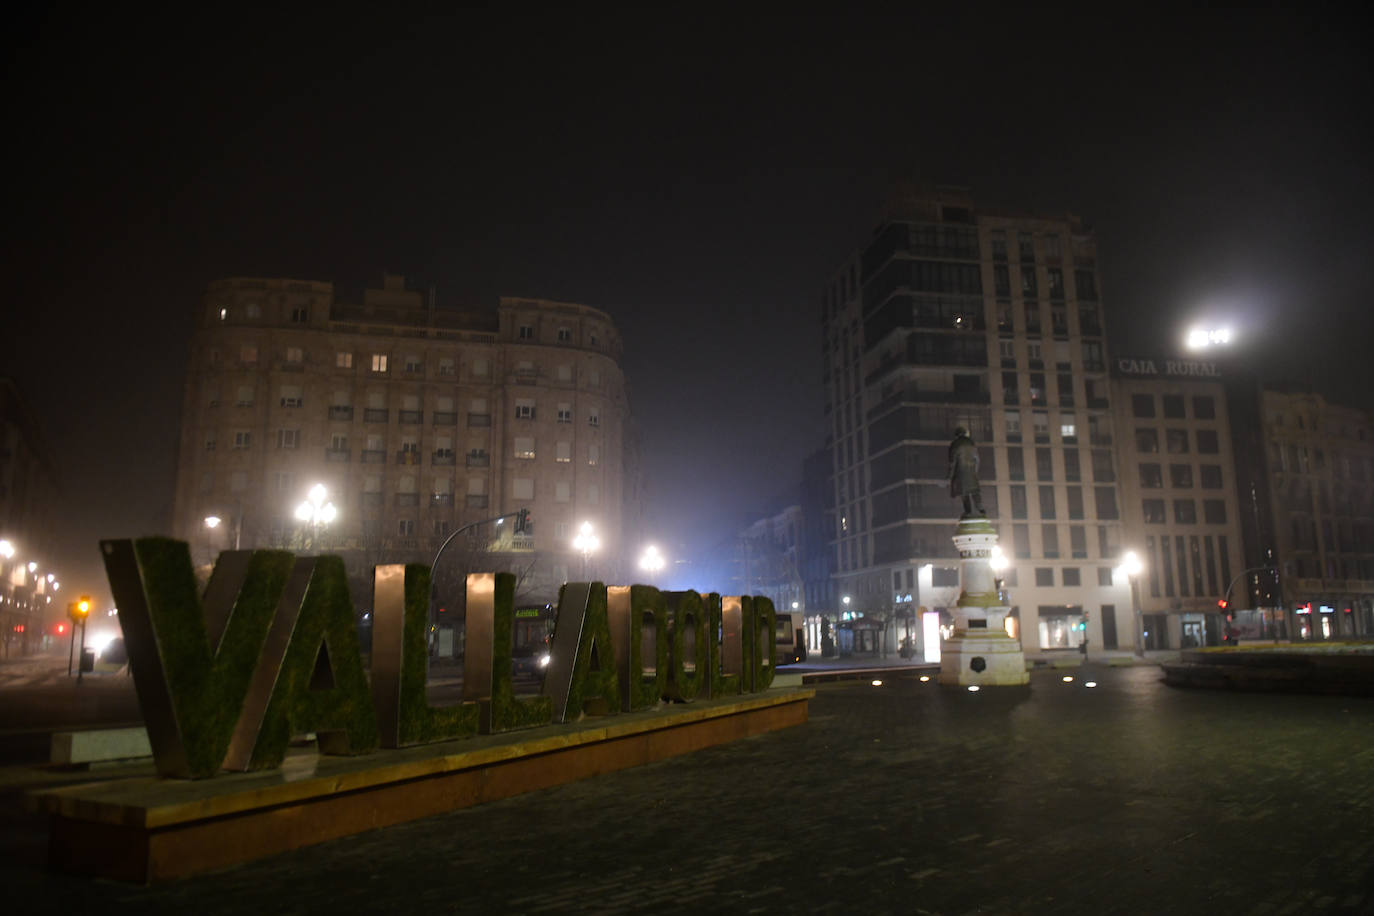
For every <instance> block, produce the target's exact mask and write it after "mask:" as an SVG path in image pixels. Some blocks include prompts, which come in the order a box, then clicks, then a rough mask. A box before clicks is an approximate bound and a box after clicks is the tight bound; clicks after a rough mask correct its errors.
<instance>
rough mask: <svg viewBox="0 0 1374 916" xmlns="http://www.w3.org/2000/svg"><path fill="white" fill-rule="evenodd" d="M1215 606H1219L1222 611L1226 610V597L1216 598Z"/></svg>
mask: <svg viewBox="0 0 1374 916" xmlns="http://www.w3.org/2000/svg"><path fill="white" fill-rule="evenodd" d="M1217 607H1219V608H1221V609H1222V610H1223V611H1224V610H1226V599H1225V598H1218V599H1217Z"/></svg>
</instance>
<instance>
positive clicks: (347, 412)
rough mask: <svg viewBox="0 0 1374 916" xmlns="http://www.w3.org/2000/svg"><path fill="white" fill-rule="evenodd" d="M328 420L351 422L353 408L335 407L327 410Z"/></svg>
mask: <svg viewBox="0 0 1374 916" xmlns="http://www.w3.org/2000/svg"><path fill="white" fill-rule="evenodd" d="M329 419H331V420H351V419H353V408H352V407H342V406H335V407H331V408H329Z"/></svg>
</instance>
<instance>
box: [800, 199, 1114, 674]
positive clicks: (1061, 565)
mask: <svg viewBox="0 0 1374 916" xmlns="http://www.w3.org/2000/svg"><path fill="white" fill-rule="evenodd" d="M1098 289H1099V283H1098V277H1097V260H1096V242H1095V239H1094V237H1093V235H1092V233H1091V232H1090V231H1089V230H1088V229H1087V228H1086V227H1085V226H1084V225H1083V224H1082V222H1081V221H1079V220H1078V219H1076V218H1074V217H1070V216H1063V217H1057V216H1036V215H1022V214H1016V213H1006V212H999V211H995V210H989V209H985V208H980V207H978V206H976V205H975V204H974V202H973V200H972V198H971V197H970V195H969V194H968V193H967V192H966V191H963V190H960V189H947V188H935V189H919V188H913V189H905V190H904V191H903V192H901V193H900V194H899V195H898V196H897V197H896V198H894V200H893V202H892V204H891V205H890V207H889V209H888V212H887V213H886V215H885V216H884V218H883V219H882V220H881V222H880V225H879V226H878V228H877V230H876V231H875V232H874V235H873V237H872V238H871V239H870V241H869V243H868V244H867V245H866V246H865V247H864V248H863V249H862V250H860V251H859V252H857V253H856V254H855V255H853V256H852V257H851V258H849V259H848V260H847V261H846V262H845V263H844V264H843V265H842V267H841V268H840V270H839V271H838V272H836V274H835V275H834V277H833V278H832V280H831V282H830V283H828V284H827V286H826V289H825V291H824V294H823V297H822V299H823V302H822V328H823V336H824V359H825V366H824V377H825V381H826V387H827V404H826V407H825V410H826V415H827V420H828V422H829V431H828V435H827V442H826V444H827V447H828V448H830V449H831V450H832V454H833V459H834V476H833V487H834V502H835V528H834V535H833V548H834V572H833V575H834V576H835V577H836V579H837V583H838V585H839V591H840V593H841V598H840V602H841V610H840V612H839V616H840V617H841V618H843V617H845V616H846V615H851V616H856V617H857V616H863V617H866V618H873V617H877V618H878V619H880V620H885V621H888V622H890V623H895V621H896V620H898V619H900V618H899V614H898V611H899V610H908V609H910V608H911V606H912V605H915V606H916V607H917V608H918V610H923V611H936V610H939V609H940V608H944V607H948V606H950V605H952V604H953V603H954V600H955V599H956V598H957V595H958V589H959V574H958V561H957V555H956V552H955V549H954V545H953V542H952V540H951V536H952V535H953V533H954V523H955V520H956V519H957V517H958V515H959V507H958V504H957V502H956V501H955V500H953V499H951V498H950V496H949V494H948V489H947V447H948V444H949V441H950V439H951V438H952V437H953V435H954V430H955V428H956V427H958V426H964V427H967V428H968V429H969V430H970V432H971V433H972V436H973V439H974V441H975V442H977V443H978V445H979V451H980V461H981V468H980V472H979V473H980V478H981V482H982V489H983V500H984V503H985V505H986V507H987V510H988V514H989V516H991V517H994V518H995V519H996V521H997V523H998V528H999V532H1000V539H1001V544H1002V547H1003V550H1004V552H1005V554H1006V556H1007V557H1008V558H1009V560H1010V566H1009V568H1008V569H1007V571H1006V574H1005V585H1006V588H1007V592H1008V595H1009V601H1010V603H1011V604H1012V605H1013V608H1014V610H1013V613H1012V616H1011V621H1012V622H1011V624H1010V626H1009V629H1011V630H1013V631H1014V635H1017V636H1019V638H1020V639H1021V641H1022V644H1023V646H1024V647H1025V648H1026V649H1027V650H1028V651H1030V650H1034V651H1037V652H1040V651H1053V650H1056V649H1066V650H1076V649H1077V648H1078V647H1079V645H1080V643H1081V642H1082V641H1083V639H1084V638H1085V636H1086V639H1087V641H1088V643H1089V644H1090V645H1096V646H1099V647H1100V646H1102V645H1104V641H1105V644H1106V645H1107V646H1108V647H1110V648H1116V647H1117V642H1118V641H1119V640H1123V639H1125V640H1126V641H1125V645H1126V646H1127V647H1129V646H1130V642H1129V640H1128V639H1127V637H1129V634H1130V633H1131V608H1130V604H1129V600H1130V589H1129V584H1128V582H1127V580H1126V578H1125V576H1124V575H1122V574H1121V573H1119V572H1116V571H1115V568H1116V567H1117V566H1118V565H1119V562H1120V554H1121V544H1122V533H1121V532H1122V519H1121V511H1120V505H1121V501H1120V499H1119V494H1118V484H1117V471H1116V461H1115V458H1114V455H1113V452H1112V447H1113V441H1112V429H1113V424H1112V414H1111V401H1110V390H1109V385H1108V375H1107V352H1106V342H1105V337H1104V326H1103V317H1102V305H1101V301H1100V297H1099V293H1098ZM846 599H848V600H847V601H846ZM1104 614H1105V615H1107V616H1108V617H1109V618H1110V621H1109V622H1108V623H1107V624H1106V625H1105V626H1104V623H1103V615H1104ZM1085 627H1086V629H1085ZM891 635H892V639H891V640H890V641H889V642H888V644H889V645H893V644H895V637H896V636H897V632H896V631H895V630H894V631H893V632H892V634H891Z"/></svg>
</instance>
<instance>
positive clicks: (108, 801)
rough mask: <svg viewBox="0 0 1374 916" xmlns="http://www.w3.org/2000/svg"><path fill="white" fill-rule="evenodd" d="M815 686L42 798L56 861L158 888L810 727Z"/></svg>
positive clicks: (122, 782)
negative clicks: (266, 769) (277, 767)
mask: <svg viewBox="0 0 1374 916" xmlns="http://www.w3.org/2000/svg"><path fill="white" fill-rule="evenodd" d="M814 695H815V691H813V690H806V689H802V690H796V689H791V690H777V689H774V690H770V691H767V692H765V693H761V694H754V695H750V696H743V697H738V698H732V699H726V700H708V701H704V702H698V703H691V704H680V705H672V706H665V707H660V708H658V709H655V710H651V711H648V712H640V713H629V714H622V715H618V716H609V717H605V718H597V719H590V720H585V721H583V722H580V723H575V724H569V725H556V726H548V727H545V728H538V729H531V730H529V731H522V732H515V733H511V734H507V735H492V736H483V737H478V738H472V739H468V740H466V741H456V742H449V743H445V744H433V745H426V746H423V747H415V748H405V749H402V750H397V751H383V752H378V753H376V754H371V755H368V756H366V757H347V758H345V757H320V756H318V755H316V754H314V753H313V752H312V753H309V754H302V755H299V756H292V757H288V758H287V762H286V765H285V766H283V767H282V769H280V770H273V771H271V772H267V773H248V774H235V775H225V776H221V777H218V778H215V779H208V780H199V781H194V782H192V781H181V780H164V779H157V778H156V777H152V776H149V777H138V778H132V779H119V780H111V781H107V782H96V783H87V784H83V785H79V786H70V787H66V788H62V789H57V790H51V791H45V792H38V793H34V794H32V795H30V796H29V799H28V801H29V804H30V807H31V808H33V809H36V810H40V811H44V812H47V813H48V814H49V815H50V817H51V826H52V833H51V839H50V843H49V861H50V863H51V864H52V865H53V866H55V867H58V868H61V869H65V870H69V871H75V872H80V873H84V874H91V875H99V876H102V877H107V878H114V879H117V880H123V881H134V882H139V883H152V882H155V881H165V880H169V879H174V878H181V877H185V876H187V875H193V874H196V873H198V872H203V871H207V870H210V869H215V868H223V867H225V866H228V865H234V864H237V863H240V862H246V861H249V860H251V859H257V858H262V857H265V856H270V855H274V854H276V853H281V852H286V851H288V850H291V849H297V848H300V847H302V846H308V845H311V844H314V843H321V842H324V841H325V840H331V839H335V838H338V837H343V836H349V835H351V834H355V833H361V832H363V831H365V830H373V829H375V828H378V827H386V826H389V825H391V824H399V823H402V822H404V821H409V820H415V819H417V818H422V817H428V816H430V815H433V814H441V813H443V812H445V811H453V810H456V809H459V808H465V807H467V806H469V805H476V804H480V803H482V802H486V801H493V800H495V799H499V798H507V797H509V796H512V795H519V794H521V793H523V792H530V791H533V790H535V789H543V788H547V787H549V786H556V785H560V784H562V783H567V782H573V781H575V780H578V779H585V778H587V777H589V776H597V775H599V774H602V773H609V772H611V771H614V770H619V769H624V768H626V767H632V766H637V765H639V764H642V763H650V762H652V761H655V760H662V759H664V758H666V757H672V756H675V755H677V754H685V753H688V752H690V751H694V750H698V749H700V748H704V747H710V746H712V745H716V744H722V743H725V742H727V741H733V740H735V739H738V738H746V737H749V736H751V735H757V734H761V733H763V732H767V731H773V730H775V729H780V728H786V727H788V726H791V725H800V724H802V723H804V722H806V720H807V713H808V706H809V703H810V700H811V697H813V696H814Z"/></svg>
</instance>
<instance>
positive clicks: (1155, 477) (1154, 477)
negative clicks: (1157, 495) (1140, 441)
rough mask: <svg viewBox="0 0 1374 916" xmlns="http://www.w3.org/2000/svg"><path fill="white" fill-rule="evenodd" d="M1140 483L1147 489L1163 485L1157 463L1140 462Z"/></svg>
mask: <svg viewBox="0 0 1374 916" xmlns="http://www.w3.org/2000/svg"><path fill="white" fill-rule="evenodd" d="M1140 485H1141V486H1142V487H1144V488H1146V489H1148V490H1157V489H1159V488H1160V487H1162V486H1164V476H1163V474H1161V473H1160V470H1159V465H1157V464H1142V465H1141V466H1140Z"/></svg>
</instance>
